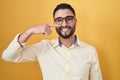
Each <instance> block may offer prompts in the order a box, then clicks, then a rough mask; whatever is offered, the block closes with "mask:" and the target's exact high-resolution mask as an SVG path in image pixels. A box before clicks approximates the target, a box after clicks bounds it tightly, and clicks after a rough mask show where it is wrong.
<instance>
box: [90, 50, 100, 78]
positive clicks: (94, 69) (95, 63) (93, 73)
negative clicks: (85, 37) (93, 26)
mask: <svg viewBox="0 0 120 80" xmlns="http://www.w3.org/2000/svg"><path fill="white" fill-rule="evenodd" d="M90 80H102V74H101V70H100V64H99V60H98V55H97V52H96V50H94V52H93V54H92V65H91V68H90Z"/></svg>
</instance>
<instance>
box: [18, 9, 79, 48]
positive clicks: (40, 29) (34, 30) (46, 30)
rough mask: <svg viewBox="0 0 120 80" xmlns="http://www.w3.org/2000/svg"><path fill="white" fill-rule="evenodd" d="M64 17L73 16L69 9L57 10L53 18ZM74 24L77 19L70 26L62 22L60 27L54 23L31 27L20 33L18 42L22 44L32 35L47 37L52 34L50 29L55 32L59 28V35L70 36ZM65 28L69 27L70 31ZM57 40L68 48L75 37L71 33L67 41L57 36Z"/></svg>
mask: <svg viewBox="0 0 120 80" xmlns="http://www.w3.org/2000/svg"><path fill="white" fill-rule="evenodd" d="M66 16H74V14H73V13H72V12H71V10H69V9H59V10H58V11H56V13H55V16H54V18H57V17H66ZM76 23H77V19H76V18H75V19H74V20H73V22H72V23H70V24H67V23H66V22H65V20H64V22H63V23H62V24H61V25H58V24H56V23H55V22H54V23H53V24H42V25H39V26H33V27H31V28H29V29H27V30H26V31H25V32H24V33H22V34H21V35H20V36H19V39H18V42H20V43H24V42H26V41H27V40H28V39H29V38H30V37H31V35H34V34H43V35H45V36H49V35H50V34H51V33H52V31H51V28H56V29H57V30H60V28H61V30H60V32H61V34H62V35H68V34H70V32H71V30H72V28H74V29H75V27H76ZM65 26H69V27H71V29H70V28H64V27H65ZM59 39H60V42H61V43H62V44H63V45H64V46H66V47H68V48H69V47H70V46H71V45H72V44H73V43H74V41H75V35H74V33H73V34H72V35H71V36H70V37H69V38H67V39H65V38H63V37H61V36H59Z"/></svg>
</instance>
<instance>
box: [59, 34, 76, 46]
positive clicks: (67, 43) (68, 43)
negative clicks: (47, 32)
mask: <svg viewBox="0 0 120 80" xmlns="http://www.w3.org/2000/svg"><path fill="white" fill-rule="evenodd" d="M59 39H60V42H61V43H62V44H63V45H64V46H65V47H67V48H69V47H70V46H72V44H74V42H75V35H74V34H73V35H72V36H71V37H69V38H67V39H64V38H62V37H59Z"/></svg>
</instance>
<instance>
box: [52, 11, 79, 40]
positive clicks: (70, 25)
mask: <svg viewBox="0 0 120 80" xmlns="http://www.w3.org/2000/svg"><path fill="white" fill-rule="evenodd" d="M54 22H55V24H59V25H61V27H59V28H56V31H57V33H58V34H59V36H60V37H62V38H64V39H67V38H69V37H71V36H72V35H73V34H74V32H75V27H76V22H77V20H76V18H75V16H74V14H73V13H72V11H71V10H69V9H59V10H58V11H56V13H55V16H54Z"/></svg>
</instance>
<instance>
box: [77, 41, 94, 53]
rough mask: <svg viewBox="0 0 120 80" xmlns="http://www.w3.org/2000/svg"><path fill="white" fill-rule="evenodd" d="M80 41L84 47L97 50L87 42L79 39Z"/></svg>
mask: <svg viewBox="0 0 120 80" xmlns="http://www.w3.org/2000/svg"><path fill="white" fill-rule="evenodd" d="M78 43H79V45H80V46H81V47H82V48H84V49H88V51H96V49H95V47H94V46H93V45H91V44H89V43H87V42H84V41H81V40H79V41H78Z"/></svg>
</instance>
